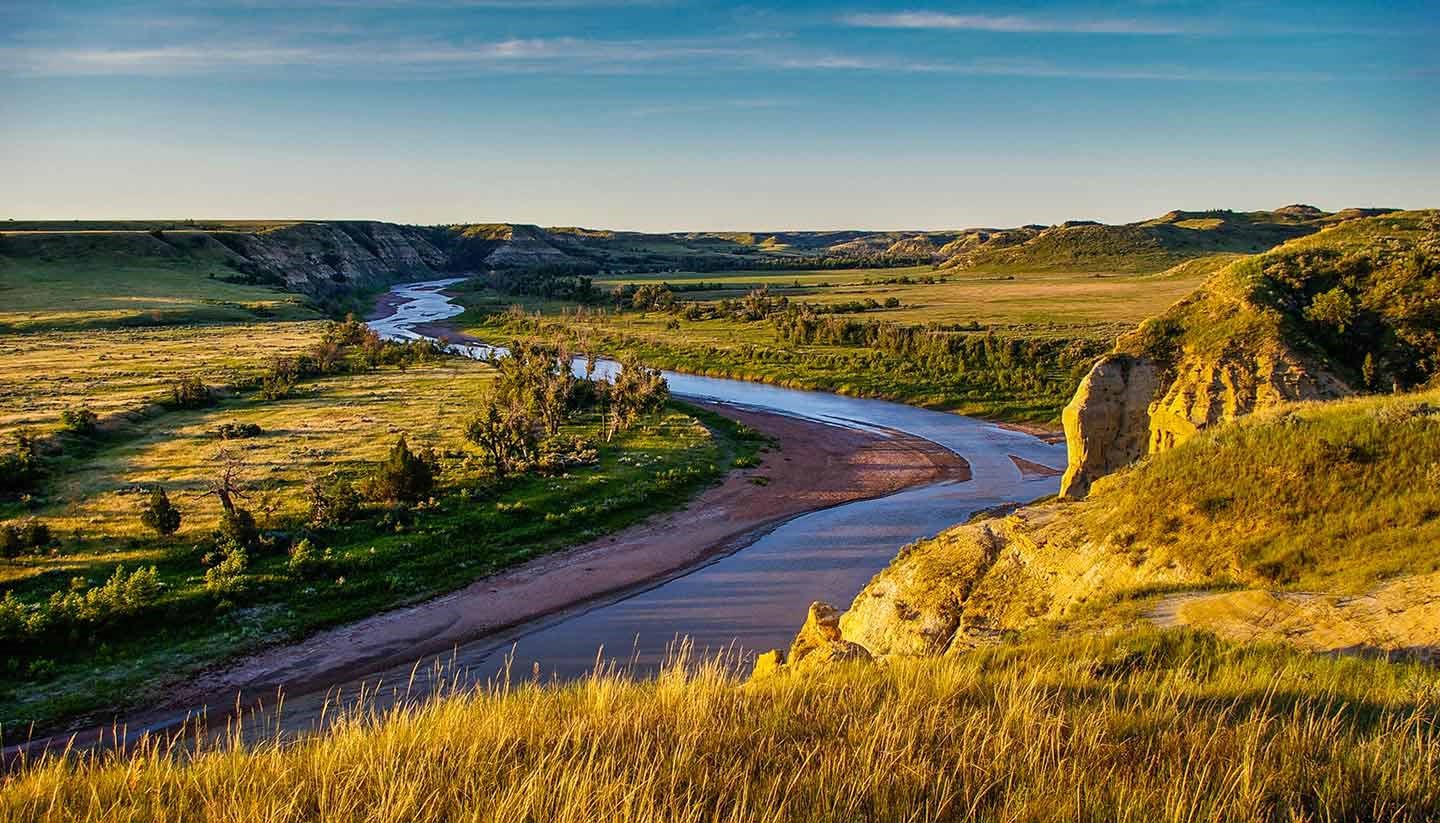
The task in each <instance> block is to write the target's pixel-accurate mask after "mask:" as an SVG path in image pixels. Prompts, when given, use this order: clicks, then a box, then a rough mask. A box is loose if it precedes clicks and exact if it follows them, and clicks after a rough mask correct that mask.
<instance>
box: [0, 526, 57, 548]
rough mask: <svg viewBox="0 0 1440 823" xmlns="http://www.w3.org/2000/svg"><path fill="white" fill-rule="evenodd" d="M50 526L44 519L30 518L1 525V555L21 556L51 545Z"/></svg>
mask: <svg viewBox="0 0 1440 823" xmlns="http://www.w3.org/2000/svg"><path fill="white" fill-rule="evenodd" d="M50 539H51V535H50V527H49V526H47V525H46V524H45V523H44V522H43V521H40V520H36V519H35V518H33V517H32V518H29V519H26V520H23V521H21V522H19V523H6V524H5V525H3V526H0V555H3V556H5V557H19V556H20V555H22V554H25V553H27V552H34V551H38V550H40V549H43V548H45V547H46V546H48V545H50Z"/></svg>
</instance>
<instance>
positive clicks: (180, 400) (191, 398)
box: [170, 375, 215, 409]
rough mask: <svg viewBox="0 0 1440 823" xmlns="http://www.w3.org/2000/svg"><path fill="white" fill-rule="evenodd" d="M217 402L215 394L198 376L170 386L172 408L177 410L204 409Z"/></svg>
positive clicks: (186, 378)
mask: <svg viewBox="0 0 1440 823" xmlns="http://www.w3.org/2000/svg"><path fill="white" fill-rule="evenodd" d="M214 402H215V394H214V393H213V392H212V391H211V390H210V387H209V386H207V385H205V381H203V380H201V379H200V377H199V376H198V375H190V376H189V377H182V378H180V379H179V380H176V381H175V382H174V383H171V384H170V406H171V407H172V408H176V409H203V408H205V407H206V406H209V405H210V404H212V403H214Z"/></svg>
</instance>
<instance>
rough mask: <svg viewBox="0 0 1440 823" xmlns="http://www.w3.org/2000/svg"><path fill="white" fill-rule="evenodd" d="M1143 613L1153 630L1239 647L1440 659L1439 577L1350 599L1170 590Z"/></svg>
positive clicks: (1412, 580) (1397, 582) (1258, 591)
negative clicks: (1173, 629)
mask: <svg viewBox="0 0 1440 823" xmlns="http://www.w3.org/2000/svg"><path fill="white" fill-rule="evenodd" d="M1146 616H1147V617H1148V618H1149V619H1150V620H1151V621H1152V622H1154V623H1155V624H1157V625H1159V626H1167V627H1168V626H1191V627H1194V628H1198V629H1204V630H1207V631H1211V632H1214V633H1215V634H1217V635H1219V636H1220V637H1223V638H1225V639H1227V640H1232V641H1235V642H1239V643H1259V642H1264V643H1290V644H1293V645H1295V646H1298V647H1300V648H1302V649H1306V650H1308V651H1313V652H1324V653H1330V654H1362V655H1382V656H1386V657H1407V658H1419V659H1421V660H1426V661H1434V660H1435V659H1437V656H1440V573H1432V574H1424V575H1415V576H1411V577H1403V578H1400V579H1398V580H1394V581H1390V582H1388V583H1385V584H1383V585H1381V586H1379V587H1377V588H1375V589H1373V590H1371V591H1370V592H1367V593H1365V594H1361V595H1350V596H1342V595H1334V594H1319V593H1310V592H1276V591H1265V590H1261V589H1247V590H1244V591H1232V592H1185V593H1178V594H1172V595H1169V596H1166V597H1165V598H1163V599H1161V600H1160V602H1159V603H1157V604H1156V605H1155V607H1154V608H1152V609H1151V610H1150V611H1149V613H1148V614H1147V615H1146Z"/></svg>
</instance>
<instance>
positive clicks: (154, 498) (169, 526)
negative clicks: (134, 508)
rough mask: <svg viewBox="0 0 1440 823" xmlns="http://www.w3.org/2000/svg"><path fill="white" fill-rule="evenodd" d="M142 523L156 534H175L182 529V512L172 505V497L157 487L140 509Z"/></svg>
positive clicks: (151, 491) (152, 490)
mask: <svg viewBox="0 0 1440 823" xmlns="http://www.w3.org/2000/svg"><path fill="white" fill-rule="evenodd" d="M140 522H141V523H142V524H143V525H144V526H145V527H146V528H148V529H151V530H152V531H154V532H155V533H156V534H160V535H169V534H174V533H175V532H176V531H177V530H178V529H179V528H180V510H179V509H177V508H175V507H174V506H173V505H171V504H170V496H169V495H167V494H166V493H165V490H164V489H162V488H160V487H159V486H156V487H155V488H154V489H151V490H150V496H149V497H147V498H146V500H145V503H144V504H143V505H141V507H140Z"/></svg>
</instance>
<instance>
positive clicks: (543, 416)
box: [490, 341, 575, 435]
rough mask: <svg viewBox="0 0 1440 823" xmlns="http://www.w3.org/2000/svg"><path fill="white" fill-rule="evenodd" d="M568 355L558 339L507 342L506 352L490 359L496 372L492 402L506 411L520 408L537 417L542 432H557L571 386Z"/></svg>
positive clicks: (512, 411)
mask: <svg viewBox="0 0 1440 823" xmlns="http://www.w3.org/2000/svg"><path fill="white" fill-rule="evenodd" d="M572 359H573V357H572V355H571V353H570V351H569V349H567V348H566V347H565V346H564V345H563V344H562V343H558V342H556V343H534V342H526V341H516V342H513V343H511V344H510V353H509V354H508V355H505V356H501V357H495V358H492V359H491V361H490V363H491V365H493V366H494V367H495V369H496V370H497V371H498V372H499V374H498V376H497V377H496V379H495V382H494V397H495V401H496V403H498V405H499V406H501V407H502V408H503V409H504V410H505V413H506V414H507V415H508V414H514V413H518V412H521V411H523V412H524V413H526V414H527V415H529V416H532V417H534V418H536V419H538V420H539V421H540V423H541V425H542V426H543V427H544V429H545V433H546V434H550V435H553V434H555V433H557V432H558V431H560V426H561V425H562V424H563V423H564V422H565V413H566V411H567V410H568V408H569V405H570V397H571V394H572V393H573V392H574V390H575V375H574V372H573V371H572V370H571V366H570V363H571V360H572Z"/></svg>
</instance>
